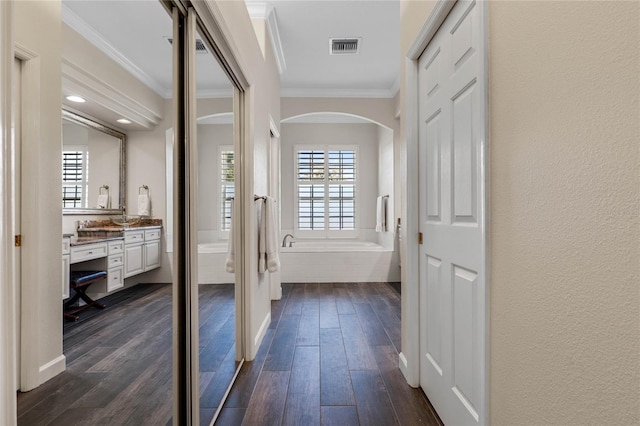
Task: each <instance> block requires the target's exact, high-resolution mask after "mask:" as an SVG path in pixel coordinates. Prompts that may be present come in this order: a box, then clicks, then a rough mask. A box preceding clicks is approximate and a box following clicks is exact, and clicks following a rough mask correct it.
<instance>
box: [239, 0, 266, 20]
mask: <svg viewBox="0 0 640 426" xmlns="http://www.w3.org/2000/svg"><path fill="white" fill-rule="evenodd" d="M245 3H246V5H247V11H248V12H249V17H250V18H251V19H267V15H268V14H269V11H270V9H273V8H272V7H271V6H269V5H268V4H267V3H266V2H262V1H247V2H245Z"/></svg>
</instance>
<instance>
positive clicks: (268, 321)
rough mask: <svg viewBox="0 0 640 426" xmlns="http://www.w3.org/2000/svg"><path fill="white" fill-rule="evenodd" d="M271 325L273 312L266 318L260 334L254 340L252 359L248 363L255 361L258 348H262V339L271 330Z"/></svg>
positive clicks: (259, 331)
mask: <svg viewBox="0 0 640 426" xmlns="http://www.w3.org/2000/svg"><path fill="white" fill-rule="evenodd" d="M269 324H271V312H269V313H268V314H267V316H266V317H264V320H263V321H262V324H261V325H260V329H259V330H258V334H256V337H255V338H254V339H253V348H252V351H251V359H248V360H247V361H251V360H253V358H255V355H256V353H258V348H260V344H261V343H262V339H264V335H265V334H267V330H268V329H269Z"/></svg>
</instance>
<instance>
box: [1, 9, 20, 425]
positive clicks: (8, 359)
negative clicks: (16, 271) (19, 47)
mask: <svg viewBox="0 0 640 426" xmlns="http://www.w3.org/2000/svg"><path fill="white" fill-rule="evenodd" d="M0 32H1V37H0V132H1V135H0V138H1V139H0V140H1V143H0V164H1V165H0V170H2V173H1V174H0V227H1V228H0V344H2V347H3V348H13V346H14V339H15V336H14V334H15V328H14V327H15V326H14V322H13V321H14V310H13V309H10V308H9V307H11V306H13V302H14V293H13V282H12V281H13V256H12V253H13V244H12V242H13V241H12V238H13V237H12V235H11V234H12V232H13V231H12V227H13V225H12V223H11V214H12V210H11V209H12V206H11V193H12V190H11V188H12V186H13V180H12V175H11V161H12V156H13V153H12V152H11V114H12V102H13V99H12V98H13V97H12V96H11V92H12V77H13V61H14V52H13V31H12V2H0ZM7 308H9V309H7ZM14 354H15V351H13V350H3V351H0V423H1V424H15V422H16V380H15V375H14V368H15V361H14Z"/></svg>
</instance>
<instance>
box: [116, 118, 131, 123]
mask: <svg viewBox="0 0 640 426" xmlns="http://www.w3.org/2000/svg"><path fill="white" fill-rule="evenodd" d="M116 121H117V122H118V123H122V124H131V121H130V120H127V119H126V118H119V119H117V120H116Z"/></svg>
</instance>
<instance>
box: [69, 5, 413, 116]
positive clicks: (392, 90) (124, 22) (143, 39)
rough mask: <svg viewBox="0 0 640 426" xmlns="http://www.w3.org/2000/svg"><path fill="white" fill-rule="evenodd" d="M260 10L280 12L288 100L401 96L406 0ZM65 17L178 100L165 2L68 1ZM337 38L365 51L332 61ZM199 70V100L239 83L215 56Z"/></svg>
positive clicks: (279, 44) (227, 92) (276, 19)
mask: <svg viewBox="0 0 640 426" xmlns="http://www.w3.org/2000/svg"><path fill="white" fill-rule="evenodd" d="M249 4H250V5H253V6H255V5H256V2H255V1H254V0H249ZM259 4H261V5H262V6H263V9H268V10H269V11H275V13H274V14H273V15H272V16H270V17H269V18H270V24H271V25H272V26H273V25H274V24H275V27H277V33H278V34H279V39H278V37H275V40H272V41H273V42H275V43H274V48H275V49H276V50H277V51H280V52H281V55H282V57H281V59H282V61H283V62H284V63H285V64H286V67H285V68H284V70H283V73H282V75H281V88H282V90H281V94H282V96H285V97H286V96H309V97H314V96H339V97H340V96H341V97H393V96H394V95H395V94H396V92H397V88H398V82H399V78H398V77H399V61H400V50H399V45H400V41H399V32H400V16H399V14H400V6H399V0H374V1H369V0H338V1H336V0H334V1H328V0H313V1H310V0H287V1H280V0H277V1H271V2H268V3H266V4H265V3H264V2H261V3H259ZM249 9H250V10H251V9H252V8H251V7H249ZM62 16H63V21H64V22H65V23H66V24H67V25H69V26H70V27H71V28H73V29H75V30H76V31H77V32H79V33H80V34H81V35H83V36H84V37H85V38H86V39H87V40H89V41H90V42H91V43H92V44H94V45H95V46H96V47H98V48H99V49H101V50H102V51H103V52H104V53H106V54H107V55H108V56H110V57H111V58H112V59H114V60H115V61H116V62H118V63H119V64H120V65H121V66H123V67H124V68H125V69H127V70H128V71H129V72H130V73H131V74H132V75H134V76H135V77H136V78H138V79H139V80H141V81H142V82H144V83H145V84H146V85H147V86H148V87H149V88H151V89H152V90H154V91H155V92H156V93H158V94H159V95H160V96H162V97H164V98H169V97H170V96H171V81H172V77H171V70H172V59H171V46H170V44H169V42H168V40H167V38H168V37H170V35H171V33H172V23H171V19H170V17H169V15H168V14H167V12H166V11H165V9H164V8H163V7H162V6H161V5H160V3H159V1H158V0H123V1H113V0H111V1H108V0H107V1H105V0H63V14H62ZM331 37H341V38H342V37H344V38H347V37H358V38H361V39H362V41H361V46H360V52H359V53H358V54H357V55H329V38H331ZM197 66H198V68H197V71H196V72H197V80H198V82H197V85H198V96H199V97H228V96H231V93H232V91H231V83H230V82H229V80H228V79H227V77H226V75H225V74H224V73H223V71H222V70H221V68H220V66H219V65H218V63H217V62H216V60H215V58H214V57H213V55H211V54H205V55H198V59H197ZM63 90H65V89H64V88H63ZM65 102H66V101H65ZM73 106H74V107H76V108H78V109H82V108H90V106H89V105H87V106H84V107H83V106H78V105H73ZM98 118H100V117H98Z"/></svg>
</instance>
